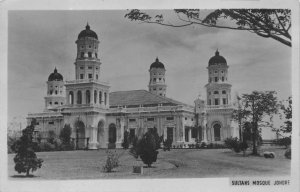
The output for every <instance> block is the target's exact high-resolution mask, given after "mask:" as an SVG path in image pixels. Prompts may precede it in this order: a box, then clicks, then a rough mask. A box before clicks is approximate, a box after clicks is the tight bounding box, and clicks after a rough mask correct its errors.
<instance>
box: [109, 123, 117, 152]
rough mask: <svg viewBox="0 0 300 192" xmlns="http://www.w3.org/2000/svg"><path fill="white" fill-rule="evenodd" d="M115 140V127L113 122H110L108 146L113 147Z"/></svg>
mask: <svg viewBox="0 0 300 192" xmlns="http://www.w3.org/2000/svg"><path fill="white" fill-rule="evenodd" d="M116 140H117V129H116V125H115V124H114V123H111V124H110V125H109V127H108V144H109V145H108V148H115V147H116Z"/></svg>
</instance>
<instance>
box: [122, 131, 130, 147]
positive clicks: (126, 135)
mask: <svg viewBox="0 0 300 192" xmlns="http://www.w3.org/2000/svg"><path fill="white" fill-rule="evenodd" d="M129 137H130V135H129V132H128V131H127V130H126V131H125V132H124V139H123V142H122V147H123V149H128V148H129V143H130V141H129V140H130V138H129Z"/></svg>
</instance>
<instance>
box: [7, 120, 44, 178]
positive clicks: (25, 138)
mask: <svg viewBox="0 0 300 192" xmlns="http://www.w3.org/2000/svg"><path fill="white" fill-rule="evenodd" d="M35 125H36V120H35V119H33V120H32V121H31V124H30V125H29V126H27V127H26V128H25V129H24V130H23V131H22V136H21V138H20V139H19V140H18V141H17V142H16V143H15V145H14V147H13V148H14V151H15V152H16V156H15V157H14V162H15V170H16V171H17V172H18V173H26V176H27V177H28V176H29V172H30V170H31V172H33V171H36V170H37V169H38V168H41V166H42V162H43V160H42V159H38V158H37V156H36V154H35V151H34V149H35V148H36V145H37V144H36V143H35V142H33V141H32V139H33V131H34V126H35Z"/></svg>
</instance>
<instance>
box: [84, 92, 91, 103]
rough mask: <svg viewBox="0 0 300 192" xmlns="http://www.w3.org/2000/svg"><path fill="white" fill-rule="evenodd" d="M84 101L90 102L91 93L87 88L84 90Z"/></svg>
mask: <svg viewBox="0 0 300 192" xmlns="http://www.w3.org/2000/svg"><path fill="white" fill-rule="evenodd" d="M85 99H86V100H85V101H86V104H90V102H91V93H90V91H89V90H87V91H86V92H85Z"/></svg>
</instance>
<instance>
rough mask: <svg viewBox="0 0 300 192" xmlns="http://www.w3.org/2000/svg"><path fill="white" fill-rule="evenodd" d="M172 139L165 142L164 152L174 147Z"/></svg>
mask: <svg viewBox="0 0 300 192" xmlns="http://www.w3.org/2000/svg"><path fill="white" fill-rule="evenodd" d="M172 142H173V141H172V139H170V138H167V139H166V140H164V141H163V146H164V147H163V150H164V151H167V150H168V151H170V149H171V147H172Z"/></svg>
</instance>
